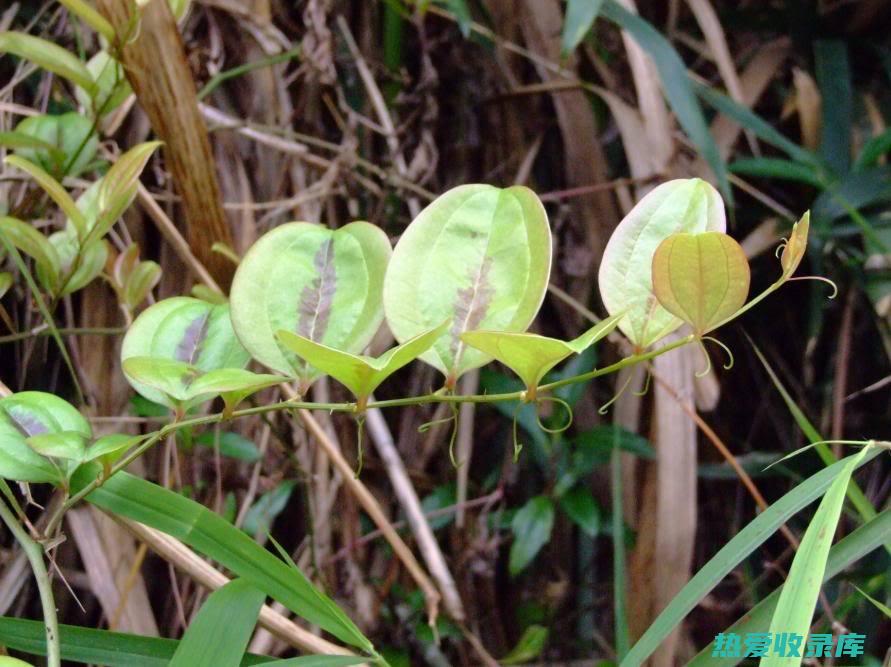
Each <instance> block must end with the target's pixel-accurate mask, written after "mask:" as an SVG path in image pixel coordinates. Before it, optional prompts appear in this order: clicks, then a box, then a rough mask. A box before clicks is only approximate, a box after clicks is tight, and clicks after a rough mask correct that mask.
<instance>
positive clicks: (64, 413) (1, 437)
mask: <svg viewBox="0 0 891 667" xmlns="http://www.w3.org/2000/svg"><path fill="white" fill-rule="evenodd" d="M54 435H60V436H61V440H62V442H61V443H59V442H55V443H54V442H53V439H52V438H47V436H54ZM91 435H92V430H91V429H90V424H89V422H88V421H87V420H86V419H84V417H83V415H81V414H80V412H78V411H77V410H76V409H75V408H74V407H73V406H72V405H71V404H70V403H68V402H67V401H64V400H63V399H61V398H59V397H57V396H54V395H53V394H47V393H44V392H42V391H23V392H19V393H17V394H12V395H11V396H7V397H5V398H3V399H0V477H4V478H6V479H12V480H16V481H19V482H60V481H62V479H63V475H62V474H61V473H60V471H59V469H58V468H57V467H56V466H54V465H53V464H52V463H51V462H50V461H49V460H48V459H46V458H45V457H43V456H41V455H40V454H39V453H38V452H37V451H36V450H35V448H33V447H32V446H31V445H29V444H28V441H29V439H34V438H37V440H36V441H35V444H36V445H37V446H38V447H41V446H43V445H46V446H47V447H49V448H50V449H52V448H53V446H54V445H59V444H61V445H62V446H63V448H64V446H65V445H66V443H67V444H68V445H70V444H71V441H72V440H73V439H78V438H82V439H83V440H86V439H88V438H90V437H91ZM83 440H81V446H82V444H83Z"/></svg>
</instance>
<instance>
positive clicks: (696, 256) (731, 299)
mask: <svg viewBox="0 0 891 667" xmlns="http://www.w3.org/2000/svg"><path fill="white" fill-rule="evenodd" d="M749 280H750V273H749V262H748V260H747V259H746V254H745V252H743V249H742V248H741V247H740V245H739V244H738V243H737V242H736V241H734V240H733V239H732V238H731V237H729V236H728V235H727V234H724V233H723V232H700V233H698V234H686V233H681V234H672V235H671V236H669V237H668V238H667V239H665V240H664V241H663V242H662V243H660V244H659V247H658V248H656V253H655V254H654V255H653V292H654V293H655V295H656V298H657V299H658V300H659V303H660V304H661V305H662V307H663V308H665V309H666V310H667V311H668V312H669V313H671V314H672V315H674V316H675V317H679V318H680V319H682V320H683V321H685V322H687V323H688V324H690V325H691V326H692V327H693V331H694V333H696V334H697V335H699V336H701V335H704V334H706V333H708V332H709V331H711V330H712V329H713V328H715V327H716V326H718V325H720V324H722V323H723V322H725V321H727V319H729V318H730V317H732V316H733V314H734V313H736V312H737V311H738V310H739V309H740V308H742V306H743V304H745V302H746V297H747V296H748V294H749Z"/></svg>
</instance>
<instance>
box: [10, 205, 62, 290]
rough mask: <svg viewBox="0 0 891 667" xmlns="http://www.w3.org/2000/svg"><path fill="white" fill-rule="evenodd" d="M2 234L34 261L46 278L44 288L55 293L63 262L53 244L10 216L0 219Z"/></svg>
mask: <svg viewBox="0 0 891 667" xmlns="http://www.w3.org/2000/svg"><path fill="white" fill-rule="evenodd" d="M0 234H2V235H3V236H5V237H6V239H7V240H8V241H9V242H10V243H12V245H14V246H15V247H16V248H18V249H19V250H21V251H22V252H23V253H25V254H26V255H28V256H29V257H31V259H33V260H34V263H35V264H36V265H37V268H38V271H42V272H43V275H44V276H45V282H44V281H42V282H43V286H44V287H45V288H46V289H47V291H50V292H52V291H54V290H55V288H56V287H57V286H58V282H59V271H60V264H61V262H60V260H59V254H58V253H57V252H56V249H55V248H54V247H53V244H52V243H50V242H49V240H48V239H47V238H46V237H45V236H44V235H43V234H41V233H40V232H38V231H37V230H36V229H34V227H32V226H31V225H29V224H27V223H25V222H22V221H21V220H16V219H15V218H10V217H8V216H3V217H0Z"/></svg>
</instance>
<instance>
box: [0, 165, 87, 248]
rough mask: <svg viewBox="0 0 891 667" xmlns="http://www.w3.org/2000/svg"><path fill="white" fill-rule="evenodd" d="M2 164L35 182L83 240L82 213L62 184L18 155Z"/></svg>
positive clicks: (84, 225)
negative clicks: (66, 217) (15, 169)
mask: <svg viewBox="0 0 891 667" xmlns="http://www.w3.org/2000/svg"><path fill="white" fill-rule="evenodd" d="M4 162H5V163H6V164H8V165H10V166H12V167H16V168H17V169H21V170H22V171H24V172H26V173H27V174H28V175H30V176H31V178H33V179H34V180H35V181H37V184H38V185H39V186H40V187H41V188H43V191H44V192H46V194H48V195H49V196H50V198H51V199H52V200H53V201H54V202H56V205H58V207H59V208H60V209H62V211H63V212H64V213H65V215H66V216H68V219H69V220H71V222H72V224H73V225H74V227H75V229H76V230H77V236H78V238H81V239H82V238H84V235H85V234H86V229H87V221H86V218H84V215H83V213H81V211H80V209H79V208H78V207H77V205H76V204H75V203H74V200H73V199H72V198H71V195H69V194H68V192H66V191H65V188H63V187H62V184H61V183H59V181H57V180H56V179H55V178H53V177H52V176H50V175H49V174H48V173H46V172H45V171H44V170H43V169H41V168H40V167H39V166H37V165H36V164H34V163H33V162H31V161H29V160H26V159H25V158H23V157H21V156H20V155H9V156H7V157H6V159H5V160H4Z"/></svg>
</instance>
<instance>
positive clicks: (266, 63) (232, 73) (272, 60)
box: [198, 47, 301, 102]
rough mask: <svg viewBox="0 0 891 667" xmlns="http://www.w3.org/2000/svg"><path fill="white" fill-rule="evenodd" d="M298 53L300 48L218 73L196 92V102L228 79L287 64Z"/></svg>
mask: <svg viewBox="0 0 891 667" xmlns="http://www.w3.org/2000/svg"><path fill="white" fill-rule="evenodd" d="M300 52H301V49H300V47H297V48H295V49H291V50H290V51H285V52H284V53H278V54H276V55H274V56H269V57H268V58H260V59H259V60H255V61H253V62H249V63H244V64H243V65H239V66H238V67H233V68H232V69H227V70H226V71H224V72H220V73H219V74H217V75H216V76H214V77H213V78H212V79H211V80H210V81H208V82H207V84H206V85H205V86H204V88H202V89H201V90H200V91H199V92H198V101H199V102H200V101H201V100H203V99H204V98H205V97H207V96H208V95H210V94H211V93H212V92H213V91H214V90H216V89H217V88H218V87H219V86H220V84H222V83H224V82H225V81H228V80H229V79H233V78H235V77H237V76H241V75H242V74H247V73H248V72H251V71H253V70H255V69H260V68H261V67H270V66H272V65H278V64H280V63H284V62H288V61H289V60H291V59H292V58H297V57H298V56H300Z"/></svg>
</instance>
